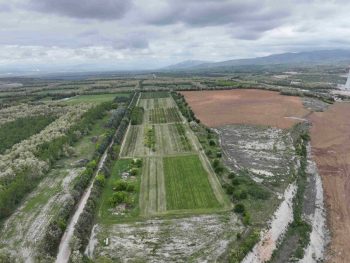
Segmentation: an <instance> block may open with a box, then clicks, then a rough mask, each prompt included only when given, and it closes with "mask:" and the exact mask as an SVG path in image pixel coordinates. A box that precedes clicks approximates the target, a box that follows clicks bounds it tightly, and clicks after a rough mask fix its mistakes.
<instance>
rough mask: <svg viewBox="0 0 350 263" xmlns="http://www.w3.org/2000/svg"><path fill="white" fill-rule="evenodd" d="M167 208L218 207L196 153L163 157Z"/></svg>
mask: <svg viewBox="0 0 350 263" xmlns="http://www.w3.org/2000/svg"><path fill="white" fill-rule="evenodd" d="M164 174H165V189H166V199H167V210H181V209H198V208H216V207H220V205H219V203H218V201H217V200H216V197H215V195H214V193H213V190H212V189H211V186H210V183H209V180H208V174H207V172H206V171H205V170H204V168H203V166H202V164H201V162H200V160H199V158H198V156H197V155H192V156H176V157H166V158H164Z"/></svg>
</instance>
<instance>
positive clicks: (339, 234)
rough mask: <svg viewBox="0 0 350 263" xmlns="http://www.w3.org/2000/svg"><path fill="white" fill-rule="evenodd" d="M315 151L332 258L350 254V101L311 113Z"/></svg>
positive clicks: (342, 259)
mask: <svg viewBox="0 0 350 263" xmlns="http://www.w3.org/2000/svg"><path fill="white" fill-rule="evenodd" d="M309 118H310V121H311V122H312V124H313V125H312V128H311V145H312V147H313V148H312V153H313V156H314V159H315V161H316V164H317V167H318V170H319V173H320V175H321V177H322V181H323V187H324V193H325V199H326V200H325V201H326V205H327V208H328V219H329V223H330V230H331V235H332V240H331V244H330V251H329V253H328V255H329V260H330V262H348V260H349V258H350V250H349V249H348V248H349V243H350V195H349V192H350V104H349V103H336V104H334V105H332V106H330V107H329V108H328V110H327V111H325V112H316V113H313V114H312V115H311V116H310V117H309Z"/></svg>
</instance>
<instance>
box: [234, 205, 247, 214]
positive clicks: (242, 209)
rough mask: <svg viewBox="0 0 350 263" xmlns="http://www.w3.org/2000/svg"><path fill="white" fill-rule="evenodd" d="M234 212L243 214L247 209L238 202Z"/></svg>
mask: <svg viewBox="0 0 350 263" xmlns="http://www.w3.org/2000/svg"><path fill="white" fill-rule="evenodd" d="M233 211H234V212H236V213H238V214H243V213H244V211H245V207H244V205H243V204H241V203H238V204H236V205H235V208H234V209H233Z"/></svg>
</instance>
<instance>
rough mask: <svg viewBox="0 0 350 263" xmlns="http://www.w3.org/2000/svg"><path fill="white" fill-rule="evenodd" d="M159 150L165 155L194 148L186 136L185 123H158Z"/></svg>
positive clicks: (189, 150) (185, 151)
mask: <svg viewBox="0 0 350 263" xmlns="http://www.w3.org/2000/svg"><path fill="white" fill-rule="evenodd" d="M156 134H157V137H156V138H157V142H156V145H157V152H158V153H160V154H163V155H176V154H180V153H187V152H191V151H192V150H193V148H192V144H191V142H190V141H189V139H188V138H187V136H186V130H185V127H184V125H183V124H181V123H175V124H168V125H157V126H156Z"/></svg>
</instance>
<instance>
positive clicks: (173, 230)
mask: <svg viewBox="0 0 350 263" xmlns="http://www.w3.org/2000/svg"><path fill="white" fill-rule="evenodd" d="M242 229H243V228H242V225H241V223H240V221H239V220H238V218H237V216H236V215H235V214H233V213H232V212H229V213H225V214H218V215H203V216H194V217H188V218H179V219H168V220H167V219H152V220H147V221H142V222H137V223H133V224H115V225H113V226H110V225H108V226H101V225H99V226H98V227H97V228H95V229H94V232H95V234H94V235H95V238H96V239H95V240H97V241H94V242H95V243H94V246H93V247H94V251H93V252H92V251H90V255H93V259H95V260H96V259H98V258H99V257H103V256H106V257H108V258H110V259H112V260H114V261H117V262H119V261H118V260H120V261H121V262H138V260H139V261H143V260H146V261H147V262H215V261H216V260H217V259H218V258H219V256H220V255H221V254H222V253H224V252H225V250H226V249H227V248H228V246H229V243H230V242H232V241H233V240H235V239H236V234H237V232H240V231H242ZM107 238H108V241H107V242H106V239H107ZM96 242H97V245H96ZM106 244H107V245H106Z"/></svg>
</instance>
